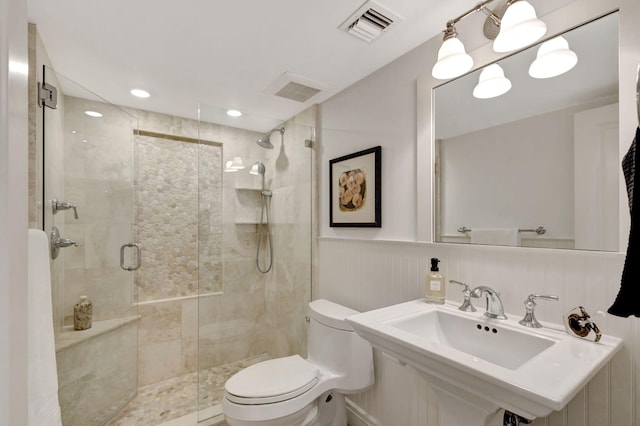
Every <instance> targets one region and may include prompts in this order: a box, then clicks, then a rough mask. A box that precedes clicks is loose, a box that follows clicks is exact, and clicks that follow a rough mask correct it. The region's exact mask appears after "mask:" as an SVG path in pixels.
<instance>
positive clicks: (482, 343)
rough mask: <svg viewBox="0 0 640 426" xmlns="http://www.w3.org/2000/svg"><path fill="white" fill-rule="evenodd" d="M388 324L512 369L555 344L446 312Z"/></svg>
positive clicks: (548, 340) (433, 310)
mask: <svg viewBox="0 0 640 426" xmlns="http://www.w3.org/2000/svg"><path fill="white" fill-rule="evenodd" d="M387 324H389V325H392V326H393V327H396V328H398V329H400V330H402V331H405V332H408V333H411V334H413V335H415V336H416V337H421V338H425V339H428V340H429V341H430V342H431V344H438V345H442V346H448V347H450V348H453V349H456V350H458V351H461V352H464V353H466V354H469V355H471V356H473V357H477V358H479V359H482V360H484V361H488V362H490V363H493V364H495V365H498V366H501V367H504V368H508V369H509V370H515V369H516V368H518V367H520V366H521V365H522V364H524V363H525V362H527V361H529V360H530V359H532V358H534V357H535V356H537V355H538V354H540V352H542V351H544V350H545V349H547V348H548V347H550V346H551V345H553V344H554V343H556V340H553V339H551V338H548V337H545V336H540V335H535V334H527V333H520V332H519V330H512V329H511V328H506V327H502V326H501V325H500V324H495V325H494V324H487V321H485V320H484V317H482V321H478V320H477V319H476V316H473V317H472V316H470V315H464V314H462V315H461V314H458V313H457V312H456V313H452V312H447V311H446V310H444V309H440V310H438V309H430V310H428V311H424V312H419V313H417V314H413V315H407V316H403V317H400V318H397V319H394V320H391V321H388V322H387Z"/></svg>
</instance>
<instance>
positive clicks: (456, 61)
mask: <svg viewBox="0 0 640 426" xmlns="http://www.w3.org/2000/svg"><path fill="white" fill-rule="evenodd" d="M472 67H473V58H472V57H471V56H470V55H469V54H467V52H466V51H465V50H464V44H462V42H461V41H460V40H459V39H458V33H457V31H456V27H454V23H453V21H449V22H447V29H446V30H444V38H443V42H442V46H440V50H438V62H436V64H435V65H434V66H433V69H432V70H431V75H433V77H434V78H437V79H439V80H447V79H450V78H455V77H458V76H461V75H462V74H464V73H466V72H467V71H469V70H470V69H471V68H472Z"/></svg>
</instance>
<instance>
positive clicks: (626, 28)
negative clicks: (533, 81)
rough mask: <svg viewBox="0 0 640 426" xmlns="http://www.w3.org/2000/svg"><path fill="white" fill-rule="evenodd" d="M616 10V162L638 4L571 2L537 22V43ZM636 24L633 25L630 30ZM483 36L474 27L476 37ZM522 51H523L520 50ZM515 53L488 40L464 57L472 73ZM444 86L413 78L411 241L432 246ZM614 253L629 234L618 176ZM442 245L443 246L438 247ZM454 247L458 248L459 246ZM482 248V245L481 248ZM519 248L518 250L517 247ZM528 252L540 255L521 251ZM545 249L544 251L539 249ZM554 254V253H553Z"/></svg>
mask: <svg viewBox="0 0 640 426" xmlns="http://www.w3.org/2000/svg"><path fill="white" fill-rule="evenodd" d="M615 11H619V12H620V13H619V23H620V27H619V50H618V52H619V53H618V54H619V76H618V91H619V117H620V121H619V123H620V124H619V126H620V140H619V160H620V161H622V157H623V156H624V155H625V154H626V152H627V150H628V149H629V146H630V145H631V142H632V140H633V137H634V133H635V129H636V127H637V126H638V124H639V123H638V117H637V105H636V99H635V86H636V81H635V80H636V72H637V66H638V61H640V29H638V28H637V21H638V20H640V2H638V1H637V0H617V1H615V2H611V0H576V1H574V2H572V3H570V4H568V5H566V6H564V7H561V8H559V9H557V10H555V11H554V12H551V13H549V14H547V15H545V16H541V19H542V20H544V21H545V23H546V24H547V28H548V31H547V35H546V36H545V38H544V39H543V40H541V41H540V42H542V41H545V40H548V39H550V38H553V36H554V35H556V34H559V33H562V32H565V31H567V30H568V29H571V28H574V27H577V26H580V25H582V24H584V23H586V22H589V21H591V20H593V19H594V18H597V17H599V16H603V15H606V14H608V13H611V12H615ZM634 23H635V25H634ZM481 34H482V31H481V28H478V36H479V37H480V36H481ZM429 43H430V44H431V45H432V52H433V58H434V60H435V58H436V57H437V51H438V48H439V47H440V43H441V41H440V37H438V36H437V37H435V38H433V39H432V40H430V42H429ZM521 50H524V49H521ZM515 53H517V52H511V53H508V54H506V55H500V54H497V53H495V52H493V49H492V47H491V42H490V41H487V43H485V44H484V45H482V46H481V47H480V48H478V49H476V50H474V51H472V52H469V54H470V55H471V56H472V57H473V59H474V63H475V65H474V68H473V69H472V70H471V71H469V72H473V71H475V70H477V69H479V68H482V67H484V66H485V65H487V64H490V63H493V62H496V61H498V60H500V59H501V58H504V57H506V56H511V55H513V54H515ZM444 83H445V81H442V80H436V79H435V78H433V77H432V76H431V72H430V70H429V71H428V72H426V73H424V74H423V75H421V76H420V77H419V78H418V81H417V117H416V122H417V132H416V133H417V140H416V161H417V163H416V178H417V194H416V210H417V211H416V213H417V216H416V217H417V223H416V231H417V234H416V240H417V241H426V242H431V243H433V242H434V229H435V211H434V208H433V207H434V193H435V179H434V176H435V174H434V155H435V154H434V153H435V143H434V141H435V138H434V131H433V125H432V123H433V89H434V88H435V87H437V86H440V85H442V84H444ZM618 180H619V197H618V198H619V200H620V201H619V214H620V229H619V245H620V249H619V251H626V244H627V240H628V235H629V223H630V218H629V208H628V202H627V193H626V186H625V182H624V176H623V175H622V173H621V172H620V173H619V179H618ZM438 244H447V243H438ZM457 246H460V245H459V244H458V245H457ZM484 247H486V246H484ZM518 248H520V247H518ZM525 249H529V250H540V249H535V248H525ZM542 250H546V249H542ZM554 250H557V249H554Z"/></svg>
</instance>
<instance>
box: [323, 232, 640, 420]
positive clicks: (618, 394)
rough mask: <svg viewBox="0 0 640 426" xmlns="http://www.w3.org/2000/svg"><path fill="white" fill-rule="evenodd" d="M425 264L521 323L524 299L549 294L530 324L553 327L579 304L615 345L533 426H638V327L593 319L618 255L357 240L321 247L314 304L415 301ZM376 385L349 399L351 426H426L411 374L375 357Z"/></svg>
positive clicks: (425, 395)
mask: <svg viewBox="0 0 640 426" xmlns="http://www.w3.org/2000/svg"><path fill="white" fill-rule="evenodd" d="M430 257H438V258H440V259H441V261H442V263H441V271H442V273H443V275H444V276H445V278H446V279H447V280H449V279H456V280H460V281H464V282H467V283H469V284H470V285H479V284H483V285H488V286H490V287H492V288H494V289H496V290H498V291H500V292H501V298H502V300H503V302H504V305H505V310H506V312H507V313H508V314H511V316H512V317H518V316H521V315H524V306H523V301H524V300H525V298H526V297H527V295H529V294H531V293H539V294H553V295H557V296H559V297H560V301H559V302H557V303H556V302H541V303H538V307H537V308H536V316H537V318H538V319H539V320H541V321H547V322H552V323H556V324H562V316H563V314H564V313H566V312H568V311H569V310H570V309H571V308H573V307H575V306H578V305H582V306H584V307H585V308H586V310H587V311H588V312H590V313H591V314H592V316H594V319H595V321H596V322H597V324H598V326H599V327H600V329H601V330H602V331H603V333H605V334H611V335H614V336H618V337H620V338H622V339H624V347H623V348H622V350H621V351H620V352H619V353H618V354H617V355H616V356H615V357H614V359H613V360H612V361H611V362H610V363H609V364H608V365H607V366H606V367H605V368H604V369H603V370H602V371H601V372H600V373H599V374H598V375H596V376H595V377H594V379H593V380H591V382H590V383H589V384H588V385H587V386H586V387H585V388H584V389H583V390H582V391H580V392H579V393H578V395H577V396H576V397H575V398H574V399H573V400H572V401H571V402H570V403H569V405H568V406H567V407H566V408H565V409H563V410H562V411H559V412H554V413H552V414H551V415H549V416H548V417H546V418H540V419H536V420H535V422H534V425H537V426H543V425H544V426H628V425H634V424H639V423H640V417H639V416H640V410H639V408H640V400H639V398H638V396H637V393H636V387H637V383H638V381H639V380H640V374H638V363H639V362H640V356H639V354H638V352H639V351H640V323H639V322H638V321H639V320H638V319H636V318H618V317H614V316H611V315H607V316H606V318H600V317H598V316H596V315H595V314H596V312H597V311H603V312H606V310H607V308H608V307H609V306H610V304H611V303H612V301H613V300H614V298H615V296H616V294H617V292H618V288H619V283H620V275H621V271H622V266H623V263H624V254H621V253H601V252H600V253H599V252H585V251H569V250H547V249H523V248H510V247H488V246H471V245H456V244H431V243H412V242H395V241H364V240H352V239H337V238H335V239H334V238H321V239H320V242H319V264H320V268H319V270H318V273H319V285H318V288H317V291H316V294H315V296H316V297H324V298H327V299H330V300H333V301H335V302H338V303H342V304H345V305H346V306H349V307H352V308H354V309H358V310H361V311H365V310H371V309H375V308H379V307H383V306H388V305H391V304H394V303H400V302H403V301H407V300H411V299H418V298H421V297H423V296H424V277H425V274H426V271H427V266H428V260H429V258H430ZM447 299H450V300H455V301H458V302H460V301H462V297H461V292H460V289H459V288H457V286H456V287H452V286H451V285H448V286H447ZM375 368H376V373H375V375H376V384H375V385H374V387H373V388H372V389H371V390H369V391H367V392H364V393H362V394H358V395H353V396H351V397H350V399H351V401H352V403H353V404H354V410H355V411H356V412H358V413H359V420H358V419H352V420H353V423H354V424H356V425H359V424H370V425H403V426H435V425H436V424H437V408H436V405H435V396H434V394H433V393H432V391H431V390H430V389H429V385H428V383H427V381H426V380H424V379H423V378H421V377H420V376H419V375H417V374H416V372H415V370H413V369H412V368H411V367H408V366H406V367H401V366H399V365H398V364H397V363H395V362H394V361H391V360H390V358H388V357H386V356H385V355H384V354H382V353H381V352H379V351H376V352H375Z"/></svg>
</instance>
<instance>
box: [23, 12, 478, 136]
mask: <svg viewBox="0 0 640 426" xmlns="http://www.w3.org/2000/svg"><path fill="white" fill-rule="evenodd" d="M377 3H378V4H380V5H381V6H383V7H385V8H387V9H389V10H390V11H392V12H394V13H395V14H397V15H399V16H400V17H401V18H402V19H403V20H402V21H401V22H400V23H398V24H396V25H395V26H394V27H391V28H389V29H388V30H387V32H386V33H384V34H383V36H382V37H380V38H379V39H378V40H376V41H374V42H373V43H371V44H368V43H366V42H364V41H362V40H360V39H357V38H355V37H353V36H351V35H349V34H347V33H345V32H343V31H341V30H339V29H338V27H339V26H340V25H341V24H342V23H343V22H344V21H345V19H347V18H348V17H349V16H350V15H351V14H352V13H353V12H355V11H356V10H357V9H358V8H359V7H360V6H361V5H362V4H363V0H268V1H267V0H227V1H222V0H190V1H183V2H178V1H175V0H133V1H132V0H107V1H105V0H103V1H97V0H57V1H51V0H29V19H30V22H32V23H35V24H36V25H37V27H38V31H39V34H40V36H41V38H42V40H43V43H44V46H45V49H46V50H47V53H48V54H49V57H50V59H51V63H52V66H53V68H54V69H55V70H56V72H58V73H60V74H62V75H64V76H65V77H67V78H69V79H71V80H73V81H75V82H76V83H78V84H80V85H81V86H84V87H86V88H87V89H89V90H91V91H93V92H94V93H96V94H98V95H100V96H101V97H103V98H105V99H107V100H109V101H110V102H112V103H114V104H118V105H123V106H129V107H134V108H140V109H145V110H149V111H156V112H161V113H166V114H171V115H176V116H180V117H187V118H192V119H197V111H198V106H199V105H200V104H204V105H207V110H208V111H211V110H218V111H219V112H220V113H219V114H218V115H217V117H216V118H215V121H216V122H217V123H220V124H226V125H230V126H234V127H240V128H245V129H250V130H256V131H268V130H270V129H271V128H274V127H276V126H278V125H279V124H280V123H281V122H283V121H285V120H287V119H289V118H291V117H292V116H294V115H296V114H297V113H299V112H300V111H303V110H304V109H306V108H307V107H309V106H310V105H311V104H312V103H318V102H322V101H323V100H326V99H328V98H329V97H331V96H332V95H334V94H336V93H338V92H339V91H341V90H342V89H344V88H346V87H348V86H350V85H351V84H353V83H355V82H357V81H358V80H360V79H362V78H363V77H365V76H367V75H369V74H370V73H372V72H373V71H375V70H376V69H378V68H380V67H382V66H384V65H385V64H387V63H389V62H391V61H393V60H394V59H395V58H397V57H399V56H401V55H402V54H404V53H406V52H408V51H409V50H411V49H413V48H414V47H416V46H418V45H419V44H421V43H423V42H425V41H426V40H428V39H430V38H432V37H434V36H435V35H437V34H438V33H439V32H440V31H442V30H443V29H444V26H445V23H446V21H447V20H449V19H451V18H453V17H455V16H457V15H458V14H460V13H461V12H463V11H464V10H466V9H468V8H470V7H472V6H473V5H474V4H475V0H446V1H443V0H380V1H377ZM434 62H435V58H434ZM285 72H289V73H293V74H296V75H299V76H303V77H305V78H307V79H310V80H312V81H315V82H317V83H320V84H323V85H327V86H328V87H329V89H327V90H324V91H323V92H321V93H320V94H319V95H317V96H315V97H313V98H312V99H310V100H309V101H307V102H306V103H300V102H296V101H292V100H289V99H284V98H281V97H278V96H275V95H271V94H267V93H265V90H266V89H267V88H268V87H269V86H270V85H272V84H273V83H274V82H275V81H276V80H277V79H278V78H279V77H281V76H282V75H283V73H285ZM132 88H143V89H146V90H148V91H149V92H150V93H151V98H148V99H144V100H141V99H137V98H134V97H133V96H131V95H130V94H129V90H130V89H132ZM64 89H65V88H64V87H63V90H64ZM228 108H235V109H239V110H240V111H242V112H243V113H244V115H243V116H242V117H240V118H235V119H233V118H229V117H228V116H227V115H226V114H225V112H226V110H227V109H228Z"/></svg>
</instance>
